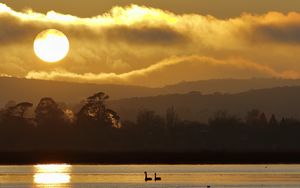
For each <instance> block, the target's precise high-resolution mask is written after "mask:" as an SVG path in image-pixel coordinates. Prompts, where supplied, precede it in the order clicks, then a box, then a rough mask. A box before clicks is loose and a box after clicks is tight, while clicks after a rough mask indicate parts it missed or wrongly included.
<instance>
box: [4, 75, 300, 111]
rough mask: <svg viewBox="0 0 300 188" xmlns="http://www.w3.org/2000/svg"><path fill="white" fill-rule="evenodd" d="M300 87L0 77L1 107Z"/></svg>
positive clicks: (268, 82)
mask: <svg viewBox="0 0 300 188" xmlns="http://www.w3.org/2000/svg"><path fill="white" fill-rule="evenodd" d="M295 85H300V80H285V79H275V78H268V79H267V78H261V79H219V80H203V81H194V82H183V83H179V84H176V85H169V86H166V87H163V88H149V87H140V86H126V85H113V84H106V85H105V84H87V83H71V82H61V81H45V80H29V79H22V78H7V77H0V88H1V89H0V107H1V106H3V105H4V104H5V103H6V102H7V101H9V100H14V101H17V102H20V101H28V102H33V103H34V104H36V103H38V101H39V100H40V98H42V97H45V96H48V97H52V98H54V99H55V100H56V101H59V102H66V103H78V102H79V101H81V100H82V99H84V98H86V97H87V96H90V95H91V94H93V93H96V92H98V91H103V92H106V93H107V94H108V95H109V96H110V97H111V99H122V98H132V97H148V96H157V95H165V94H175V93H177V94H183V93H188V92H191V91H198V92H201V93H202V94H208V93H215V92H221V93H238V92H243V91H247V90H250V89H261V88H272V87H278V86H295Z"/></svg>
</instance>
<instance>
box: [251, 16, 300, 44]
mask: <svg viewBox="0 0 300 188" xmlns="http://www.w3.org/2000/svg"><path fill="white" fill-rule="evenodd" d="M252 37H253V39H254V40H255V41H267V42H277V43H287V44H294V45H299V44H300V22H298V23H290V24H283V25H279V24H276V25H274V24H268V25H265V24H264V25H258V26H256V27H255V28H254V32H253V33H252Z"/></svg>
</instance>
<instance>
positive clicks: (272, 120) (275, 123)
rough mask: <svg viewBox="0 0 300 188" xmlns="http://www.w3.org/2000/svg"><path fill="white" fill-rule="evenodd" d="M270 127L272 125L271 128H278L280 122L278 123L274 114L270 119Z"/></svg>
mask: <svg viewBox="0 0 300 188" xmlns="http://www.w3.org/2000/svg"><path fill="white" fill-rule="evenodd" d="M269 125H271V126H277V125H278V121H277V119H276V117H275V115H274V114H272V115H271V117H270V120H269Z"/></svg>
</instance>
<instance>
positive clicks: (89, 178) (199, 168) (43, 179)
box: [0, 164, 300, 188]
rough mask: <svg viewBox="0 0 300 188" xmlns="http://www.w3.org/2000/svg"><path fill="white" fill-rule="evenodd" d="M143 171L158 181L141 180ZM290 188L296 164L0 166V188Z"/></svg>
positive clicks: (298, 174) (298, 182) (298, 169)
mask: <svg viewBox="0 0 300 188" xmlns="http://www.w3.org/2000/svg"><path fill="white" fill-rule="evenodd" d="M144 171H147V172H148V175H149V176H150V177H152V178H153V177H154V172H157V173H158V176H160V177H161V178H162V181H157V182H155V181H149V182H145V181H144ZM208 185H210V187H211V188H221V187H227V188H228V187H235V188H241V187H243V188H250V187H251V188H255V187H270V188H271V187H272V188H274V187H275V188H277V187H281V188H291V187H299V186H300V165H68V164H51V165H21V166H20V165H17V166H0V187H1V188H2V187H10V188H15V187H18V188H21V187H33V188H48V187H56V188H60V187H63V188H68V187H84V188H94V187H97V188H99V187H100V188H101V187H103V188H104V187H105V188H114V187H122V188H126V187H133V188H143V187H145V188H156V187H168V188H173V187H174V188H175V187H176V188H181V187H182V188H189V187H191V188H192V187H193V188H200V187H203V188H205V187H207V186H208Z"/></svg>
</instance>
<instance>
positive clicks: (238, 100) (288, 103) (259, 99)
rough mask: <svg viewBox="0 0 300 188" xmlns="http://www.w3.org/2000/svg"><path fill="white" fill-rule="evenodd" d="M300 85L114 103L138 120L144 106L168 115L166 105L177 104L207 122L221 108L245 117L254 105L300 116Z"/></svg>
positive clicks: (180, 109) (127, 116)
mask: <svg viewBox="0 0 300 188" xmlns="http://www.w3.org/2000/svg"><path fill="white" fill-rule="evenodd" d="M299 97H300V86H293V87H278V88H272V89H259V90H251V91H247V92H242V93H238V94H218V93H216V94H209V95H203V94H201V93H198V92H191V93H187V94H171V95H161V96H155V97H142V98H131V99H121V100H115V101H111V102H110V103H109V105H110V107H111V108H112V109H114V110H116V111H117V112H118V113H119V115H120V116H121V117H124V118H125V119H129V120H135V119H136V115H137V113H138V112H139V111H140V110H143V109H148V110H154V111H155V112H157V113H158V114H160V115H162V116H164V115H165V112H166V109H167V108H169V107H171V106H174V108H175V110H176V111H177V113H178V114H179V116H180V117H181V119H185V120H195V121H201V122H205V121H207V120H208V118H210V117H212V116H213V115H214V114H215V113H216V112H217V111H220V110H224V111H227V112H228V113H230V114H232V115H237V116H239V117H241V118H243V117H245V115H246V113H247V112H248V111H250V110H252V109H259V110H261V111H263V112H265V113H266V114H267V116H270V115H271V114H272V113H274V114H275V115H276V116H277V118H278V119H279V120H280V118H282V117H283V116H284V117H293V118H300V100H298V99H299Z"/></svg>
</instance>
